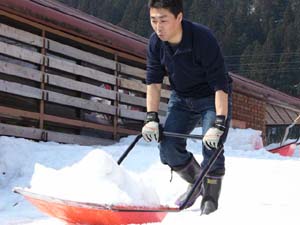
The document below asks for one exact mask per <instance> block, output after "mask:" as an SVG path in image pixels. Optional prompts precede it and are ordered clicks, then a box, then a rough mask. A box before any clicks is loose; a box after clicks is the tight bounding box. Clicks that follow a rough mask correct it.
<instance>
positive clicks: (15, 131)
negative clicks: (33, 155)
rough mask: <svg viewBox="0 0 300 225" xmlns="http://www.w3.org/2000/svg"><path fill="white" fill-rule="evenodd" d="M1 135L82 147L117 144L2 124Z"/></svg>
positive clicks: (104, 140)
mask: <svg viewBox="0 0 300 225" xmlns="http://www.w3.org/2000/svg"><path fill="white" fill-rule="evenodd" d="M0 135H5V136H14V137H22V138H28V139H35V140H42V135H43V136H44V137H46V138H47V141H54V142H59V143H67V144H80V145H111V144H113V143H115V141H113V140H108V139H103V138H94V137H88V136H80V135H74V134H66V133H61V132H53V131H46V130H41V129H38V128H31V127H22V126H15V125H10V124H4V123H0Z"/></svg>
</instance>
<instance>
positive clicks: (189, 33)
mask: <svg viewBox="0 0 300 225" xmlns="http://www.w3.org/2000/svg"><path fill="white" fill-rule="evenodd" d="M181 24H182V39H181V42H180V43H179V46H178V49H177V51H176V52H175V55H178V54H181V53H185V52H191V51H192V43H193V30H192V23H191V22H190V21H188V20H185V19H183V20H182V22H181ZM163 44H164V46H165V48H169V46H168V45H169V44H168V43H167V42H163Z"/></svg>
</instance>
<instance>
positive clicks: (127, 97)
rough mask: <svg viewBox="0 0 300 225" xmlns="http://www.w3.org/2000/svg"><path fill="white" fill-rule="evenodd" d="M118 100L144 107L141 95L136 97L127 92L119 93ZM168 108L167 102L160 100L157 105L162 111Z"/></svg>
mask: <svg viewBox="0 0 300 225" xmlns="http://www.w3.org/2000/svg"><path fill="white" fill-rule="evenodd" d="M119 96H120V99H119V100H120V102H121V103H127V104H130V105H137V106H142V107H146V99H145V98H142V97H136V96H131V95H128V94H123V93H120V95H119ZM167 108H168V104H166V103H163V102H161V103H160V105H159V109H160V110H162V111H166V110H167Z"/></svg>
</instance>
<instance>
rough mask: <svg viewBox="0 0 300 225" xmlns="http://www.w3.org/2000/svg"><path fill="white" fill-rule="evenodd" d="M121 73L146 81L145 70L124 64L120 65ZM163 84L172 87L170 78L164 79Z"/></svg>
mask: <svg viewBox="0 0 300 225" xmlns="http://www.w3.org/2000/svg"><path fill="white" fill-rule="evenodd" d="M120 72H121V73H124V74H127V75H131V76H133V77H137V78H140V79H142V80H145V79H146V70H143V69H140V68H137V67H133V66H129V65H127V64H124V63H120ZM163 83H164V84H166V85H170V82H169V78H168V76H165V77H164V80H163Z"/></svg>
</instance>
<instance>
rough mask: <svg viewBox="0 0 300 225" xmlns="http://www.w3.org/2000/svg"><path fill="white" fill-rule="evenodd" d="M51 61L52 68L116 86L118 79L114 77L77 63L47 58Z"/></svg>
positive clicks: (49, 63) (49, 64)
mask: <svg viewBox="0 0 300 225" xmlns="http://www.w3.org/2000/svg"><path fill="white" fill-rule="evenodd" d="M47 58H48V59H49V62H48V65H47V66H49V67H51V68H54V69H58V70H62V71H65V72H68V73H72V74H75V75H78V76H83V77H87V78H91V79H94V80H97V81H101V82H104V83H108V84H113V85H115V84H116V78H115V77H114V76H113V75H109V74H107V73H104V72H101V71H98V70H94V69H91V68H88V67H84V66H80V65H77V64H75V63H71V62H68V61H66V60H62V59H56V58H53V57H47Z"/></svg>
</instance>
